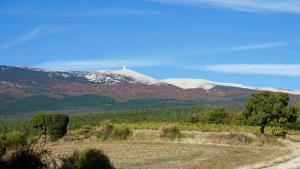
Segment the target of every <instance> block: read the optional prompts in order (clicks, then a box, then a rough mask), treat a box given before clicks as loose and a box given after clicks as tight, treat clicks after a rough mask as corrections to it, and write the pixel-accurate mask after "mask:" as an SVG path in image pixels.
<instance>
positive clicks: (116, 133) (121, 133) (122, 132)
mask: <svg viewBox="0 0 300 169" xmlns="http://www.w3.org/2000/svg"><path fill="white" fill-rule="evenodd" d="M131 135H132V131H131V130H130V129H129V128H128V127H115V128H114V129H113V130H112V133H111V137H112V138H113V139H119V140H125V139H128V138H129V137H130V136H131Z"/></svg>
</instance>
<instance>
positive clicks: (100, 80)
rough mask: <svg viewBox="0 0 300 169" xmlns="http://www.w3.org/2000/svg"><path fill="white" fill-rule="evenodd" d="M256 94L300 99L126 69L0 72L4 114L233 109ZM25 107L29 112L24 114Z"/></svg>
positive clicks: (1, 69)
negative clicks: (194, 107)
mask: <svg viewBox="0 0 300 169" xmlns="http://www.w3.org/2000/svg"><path fill="white" fill-rule="evenodd" d="M257 90H270V91H280V92H287V93H289V94H290V95H291V98H292V100H296V99H298V98H300V96H299V95H300V92H299V91H293V90H283V89H274V88H256V87H250V86H245V85H240V84H232V83H218V82H212V81H208V80H203V79H165V80H156V79H154V78H151V77H149V76H146V75H143V74H141V73H138V72H135V71H133V70H130V69H126V68H125V67H124V68H123V69H122V70H101V71H71V72H64V71H50V70H44V69H37V68H28V67H11V66H0V112H1V111H2V112H17V111H25V109H26V110H27V111H38V110H41V109H42V110H53V109H55V110H56V109H71V108H78V107H81V108H82V107H84V108H90V107H109V106H111V105H114V106H115V107H122V106H124V107H132V106H135V107H138V106H139V105H140V106H142V107H147V106H154V105H155V106H157V105H160V104H164V105H165V104H170V105H190V104H210V103H213V104H214V103H224V102H226V103H227V104H228V103H233V104H234V103H243V101H245V99H246V98H247V96H248V95H249V94H251V93H252V92H254V91H257ZM93 100H98V101H99V102H101V101H103V100H104V101H106V102H107V103H110V104H106V105H103V104H98V103H93V104H90V102H92V101H93ZM110 100H113V102H111V101H110ZM26 105H28V107H29V108H28V107H27V108H25V107H26ZM21 107H22V109H21Z"/></svg>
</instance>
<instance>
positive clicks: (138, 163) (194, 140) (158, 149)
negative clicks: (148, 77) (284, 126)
mask: <svg viewBox="0 0 300 169" xmlns="http://www.w3.org/2000/svg"><path fill="white" fill-rule="evenodd" d="M182 134H183V137H181V138H180V139H177V140H176V142H174V141H172V140H165V139H161V138H160V137H159V131H154V130H136V131H134V133H133V135H132V137H131V138H130V139H129V140H127V141H112V140H109V141H101V140H99V139H95V138H94V137H91V138H89V139H85V140H79V141H66V140H65V141H64V140H61V141H60V142H56V143H53V144H51V145H48V146H49V148H50V149H51V150H53V151H54V152H55V153H57V154H58V155H63V154H69V153H71V152H73V150H82V149H86V148H100V149H103V150H104V152H105V153H106V154H107V155H108V156H109V157H110V158H111V160H112V162H113V163H114V164H115V166H116V167H117V168H120V169H156V168H157V169H177V168H178V169H232V168H238V167H241V166H247V165H252V164H254V163H263V162H265V161H272V160H274V159H276V158H278V157H280V156H283V155H285V154H288V153H289V152H290V151H289V150H288V149H286V148H285V147H282V145H281V144H271V145H269V144H258V142H260V141H259V139H258V138H257V137H256V136H255V135H253V134H246V133H213V132H212V133H205V132H188V131H183V132H182ZM67 140H68V139H67ZM274 145H276V146H274Z"/></svg>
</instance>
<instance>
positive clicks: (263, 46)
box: [223, 42, 290, 51]
mask: <svg viewBox="0 0 300 169" xmlns="http://www.w3.org/2000/svg"><path fill="white" fill-rule="evenodd" d="M289 44H290V43H287V42H271V43H262V44H255V45H246V46H237V47H232V48H225V49H223V50H224V51H243V50H256V49H269V48H276V47H282V46H286V45H289Z"/></svg>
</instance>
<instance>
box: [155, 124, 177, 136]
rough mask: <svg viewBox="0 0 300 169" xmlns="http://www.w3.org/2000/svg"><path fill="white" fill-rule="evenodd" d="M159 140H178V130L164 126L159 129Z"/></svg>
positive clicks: (170, 126)
mask: <svg viewBox="0 0 300 169" xmlns="http://www.w3.org/2000/svg"><path fill="white" fill-rule="evenodd" d="M159 137H160V138H169V139H178V138H180V137H181V133H180V130H179V128H178V127H177V126H174V125H164V126H161V127H160V128H159Z"/></svg>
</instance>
